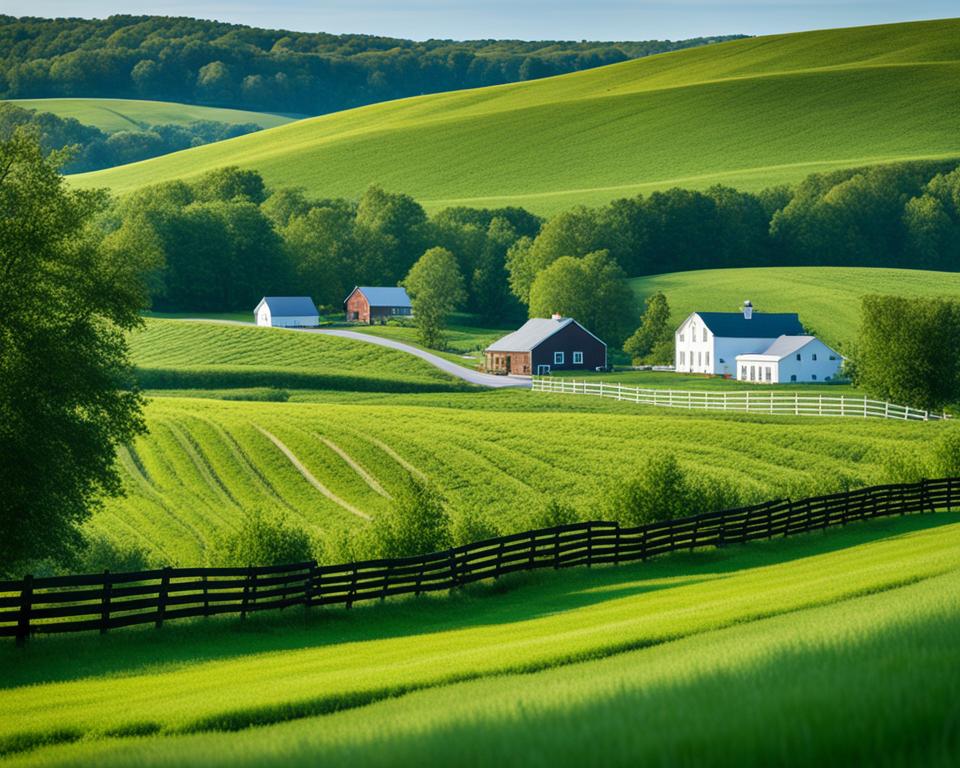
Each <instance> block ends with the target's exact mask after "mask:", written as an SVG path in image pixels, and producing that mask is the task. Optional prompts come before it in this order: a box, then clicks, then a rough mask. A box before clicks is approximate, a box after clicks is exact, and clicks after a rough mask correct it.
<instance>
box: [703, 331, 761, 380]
mask: <svg viewBox="0 0 960 768" xmlns="http://www.w3.org/2000/svg"><path fill="white" fill-rule="evenodd" d="M774 341H775V340H774V339H731V338H729V337H724V338H722V339H717V350H716V354H717V373H727V374H729V375H731V376H733V378H737V377H738V376H739V371H738V370H737V355H758V354H760V353H761V352H764V351H765V350H766V349H767V348H768V347H769V346H770V345H771V344H773V342H774ZM721 360H723V362H722V363H721V362H720V361H721Z"/></svg>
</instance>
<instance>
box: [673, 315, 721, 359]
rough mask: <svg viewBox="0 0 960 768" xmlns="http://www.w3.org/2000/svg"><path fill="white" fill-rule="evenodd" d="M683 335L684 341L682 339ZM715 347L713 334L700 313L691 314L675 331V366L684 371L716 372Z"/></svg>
mask: <svg viewBox="0 0 960 768" xmlns="http://www.w3.org/2000/svg"><path fill="white" fill-rule="evenodd" d="M705 331H706V340H704V332H705ZM681 336H683V341H680V337H681ZM713 347H714V336H713V334H712V333H710V330H709V329H707V327H706V326H705V325H704V324H703V320H701V319H700V317H699V315H696V314H694V315H691V316H690V317H688V318H687V319H686V320H685V321H684V322H683V323H681V324H680V327H679V328H678V329H677V330H676V332H675V333H674V348H675V351H674V360H673V364H674V367H675V368H676V370H677V371H679V372H683V373H715V372H716V363H717V361H716V355H715V354H714V349H713ZM681 353H683V354H681ZM681 359H682V362H681Z"/></svg>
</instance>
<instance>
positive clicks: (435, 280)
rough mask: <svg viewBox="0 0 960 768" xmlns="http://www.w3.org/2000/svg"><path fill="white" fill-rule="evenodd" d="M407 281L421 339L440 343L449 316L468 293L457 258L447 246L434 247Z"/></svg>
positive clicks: (405, 284) (419, 262)
mask: <svg viewBox="0 0 960 768" xmlns="http://www.w3.org/2000/svg"><path fill="white" fill-rule="evenodd" d="M403 285H404V286H405V287H406V289H407V290H408V291H409V292H410V300H411V302H412V303H413V315H414V318H415V319H416V322H417V329H418V331H419V336H420V342H421V343H422V344H424V345H425V346H428V347H437V346H440V345H441V344H442V343H443V330H444V328H445V327H446V323H447V316H448V315H449V314H450V313H451V312H453V310H455V309H456V308H457V307H458V306H460V303H461V302H462V301H463V300H464V298H465V297H466V293H465V291H464V288H463V276H462V275H461V274H460V270H459V269H458V268H457V260H456V258H455V257H454V255H453V254H452V253H450V251H448V250H446V249H445V248H431V249H430V250H429V251H427V252H426V253H424V254H423V256H421V257H420V259H419V260H418V261H417V263H416V264H414V265H413V268H412V269H411V270H410V273H409V274H408V275H407V277H406V279H405V280H404V281H403Z"/></svg>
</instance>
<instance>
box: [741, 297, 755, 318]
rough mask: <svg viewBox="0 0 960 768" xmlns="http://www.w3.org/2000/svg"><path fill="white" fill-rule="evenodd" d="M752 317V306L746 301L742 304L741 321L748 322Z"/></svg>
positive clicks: (748, 300)
mask: <svg viewBox="0 0 960 768" xmlns="http://www.w3.org/2000/svg"><path fill="white" fill-rule="evenodd" d="M751 317H753V304H751V303H750V299H747V300H746V301H745V302H743V319H744V320H749V319H750V318H751Z"/></svg>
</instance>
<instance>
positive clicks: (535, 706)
mask: <svg viewBox="0 0 960 768" xmlns="http://www.w3.org/2000/svg"><path fill="white" fill-rule="evenodd" d="M958 546H960V515H957V514H949V513H941V514H937V515H926V516H922V517H909V518H895V519H890V520H881V521H873V522H871V523H862V524H853V525H851V526H849V527H847V528H844V529H841V530H829V531H825V532H823V533H822V534H813V535H807V536H802V537H797V538H795V539H790V540H780V541H775V542H770V543H762V544H753V545H748V546H745V547H732V548H729V549H726V550H719V551H705V552H697V553H689V554H679V555H674V556H671V557H667V558H662V559H658V560H654V561H652V562H649V563H645V564H635V565H631V566H621V567H618V568H600V569H593V570H587V569H580V570H576V571H564V572H560V573H553V572H551V573H544V574H542V575H541V576H539V577H537V578H534V579H530V580H527V581H526V582H524V581H521V582H520V584H519V586H517V585H516V583H514V587H513V588H512V589H511V588H510V586H509V585H508V584H504V585H502V586H500V587H499V588H498V587H497V586H495V585H494V586H485V585H480V586H478V587H476V588H473V589H470V590H466V591H463V592H460V593H458V594H455V595H453V596H451V597H450V598H444V597H434V598H421V599H417V600H404V601H396V602H389V603H387V604H385V605H373V606H367V607H362V608H357V609H355V610H353V611H352V612H346V611H343V610H338V609H333V610H323V611H316V612H314V613H313V614H312V615H311V616H309V617H303V616H302V615H300V614H298V615H297V616H288V617H286V618H284V617H283V615H282V614H281V615H277V614H273V615H266V614H264V615H260V616H256V617H254V619H253V620H251V621H249V622H248V623H247V625H246V626H244V625H240V624H239V623H238V622H235V621H230V622H227V621H211V622H210V623H208V624H205V625H202V624H200V623H199V622H198V623H196V624H190V625H181V626H168V627H165V628H164V629H163V631H162V633H156V632H155V631H153V630H144V631H137V630H132V631H129V632H116V633H113V634H111V635H108V636H106V637H103V638H100V637H89V636H86V637H61V638H42V639H40V640H38V641H37V642H34V643H32V644H30V645H28V647H27V648H26V649H25V650H17V649H15V648H13V646H12V644H8V645H4V646H3V647H2V648H0V661H2V662H3V663H2V664H0V686H2V688H0V703H2V705H3V710H4V712H5V717H4V718H3V719H2V720H0V745H3V749H4V750H5V751H7V752H8V758H9V764H11V765H41V766H52V765H90V764H96V765H211V764H216V765H228V764H229V765H264V764H266V765H291V764H296V765H301V764H302V765H313V764H317V762H318V761H322V762H323V764H331V765H347V764H350V765H368V764H369V765H396V764H403V765H413V764H421V765H422V764H423V762H424V760H426V759H427V758H428V757H429V759H430V761H432V762H434V763H438V764H448V763H456V764H465V765H497V764H499V765H502V764H509V765H543V766H547V765H582V764H584V763H589V762H592V761H596V760H597V759H603V762H604V764H611V765H635V764H637V761H638V759H639V760H641V761H642V762H652V763H655V764H672V765H677V764H681V765H685V764H712V765H720V764H725V765H729V764H737V765H745V764H749V765H771V764H791V765H818V764H824V762H840V763H845V764H847V763H855V762H856V763H865V764H876V765H916V764H924V765H939V764H942V765H948V764H950V760H951V759H952V758H953V757H955V750H956V749H957V747H958V746H960V744H958V738H960V731H958V729H957V725H958V714H960V712H958V708H957V700H958V699H957V696H958V694H960V650H958V646H957V644H956V632H957V631H958V630H960V566H958V561H957V558H956V553H957V551H958ZM161 649H162V653H159V651H161ZM14 662H15V663H14ZM338 710H348V711H339V712H338ZM285 721H291V722H285ZM251 726H262V727H252V728H251ZM240 729H247V730H240ZM238 730H239V731H240V732H236V733H223V732H222V731H238ZM131 737H133V738H131ZM71 741H74V742H76V743H64V744H60V745H57V743H58V742H71ZM44 743H46V744H53V745H55V746H52V747H49V748H43V747H42V746H41V745H43V744H44ZM32 747H41V748H39V749H36V750H35V751H32V752H31V751H30V750H31V748H32ZM17 752H19V754H17ZM643 758H647V760H643Z"/></svg>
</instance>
